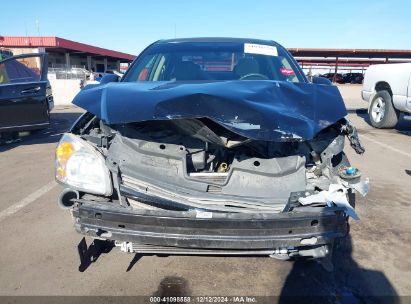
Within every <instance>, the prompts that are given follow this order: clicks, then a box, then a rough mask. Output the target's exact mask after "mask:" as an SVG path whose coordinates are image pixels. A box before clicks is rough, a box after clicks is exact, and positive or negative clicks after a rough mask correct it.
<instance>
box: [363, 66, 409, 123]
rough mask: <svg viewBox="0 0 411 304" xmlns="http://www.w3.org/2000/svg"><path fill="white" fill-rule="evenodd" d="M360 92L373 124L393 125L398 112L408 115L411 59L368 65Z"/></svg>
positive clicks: (396, 121)
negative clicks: (366, 103) (410, 61)
mask: <svg viewBox="0 0 411 304" xmlns="http://www.w3.org/2000/svg"><path fill="white" fill-rule="evenodd" d="M361 96H362V99H363V100H365V101H367V102H368V103H369V106H368V114H369V117H370V122H371V124H372V125H373V126H374V127H376V128H394V127H395V126H396V125H397V123H398V119H399V117H400V114H401V113H404V114H406V115H407V116H408V115H411V63H395V64H377V65H372V66H370V67H369V68H368V69H367V71H366V73H365V78H364V83H363V89H362V91H361ZM407 118H408V117H407ZM409 118H411V117H409Z"/></svg>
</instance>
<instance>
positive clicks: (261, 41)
mask: <svg viewBox="0 0 411 304" xmlns="http://www.w3.org/2000/svg"><path fill="white" fill-rule="evenodd" d="M184 42H237V43H256V44H268V45H276V46H277V45H278V43H277V42H275V41H273V40H264V39H254V38H232V37H198V38H175V39H163V40H158V41H157V42H156V43H184Z"/></svg>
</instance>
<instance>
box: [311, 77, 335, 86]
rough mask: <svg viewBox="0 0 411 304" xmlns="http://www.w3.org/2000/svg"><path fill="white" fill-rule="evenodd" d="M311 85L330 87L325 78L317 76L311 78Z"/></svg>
mask: <svg viewBox="0 0 411 304" xmlns="http://www.w3.org/2000/svg"><path fill="white" fill-rule="evenodd" d="M312 83H314V84H323V85H332V82H331V81H329V80H328V79H327V78H324V77H318V76H313V77H312Z"/></svg>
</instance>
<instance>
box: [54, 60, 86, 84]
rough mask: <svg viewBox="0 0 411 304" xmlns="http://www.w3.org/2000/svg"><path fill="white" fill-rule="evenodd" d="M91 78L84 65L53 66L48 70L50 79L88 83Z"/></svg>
mask: <svg viewBox="0 0 411 304" xmlns="http://www.w3.org/2000/svg"><path fill="white" fill-rule="evenodd" d="M89 77H90V71H87V70H86V68H85V66H84V65H70V66H67V65H65V64H52V65H51V67H49V68H48V78H49V79H80V80H84V81H86V80H87V79H88V78H89Z"/></svg>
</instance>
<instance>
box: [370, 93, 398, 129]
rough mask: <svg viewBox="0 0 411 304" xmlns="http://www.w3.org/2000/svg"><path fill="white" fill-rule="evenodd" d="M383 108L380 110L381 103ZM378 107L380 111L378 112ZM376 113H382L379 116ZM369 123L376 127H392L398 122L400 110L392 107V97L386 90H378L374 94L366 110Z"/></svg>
mask: <svg viewBox="0 0 411 304" xmlns="http://www.w3.org/2000/svg"><path fill="white" fill-rule="evenodd" d="M382 104H383V105H385V109H384V110H383V111H382V112H381V105H382ZM378 109H380V112H378V111H379V110H378ZM378 113H382V114H381V115H380V116H379V114H378ZM368 115H369V118H370V122H371V125H372V126H373V127H375V128H378V129H390V128H394V127H395V126H396V125H397V123H398V118H399V116H400V112H399V111H398V110H396V109H395V108H394V105H393V104H392V97H391V94H390V93H389V92H388V91H379V92H377V94H375V96H374V98H373V100H372V101H371V104H370V109H369V111H368Z"/></svg>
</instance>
